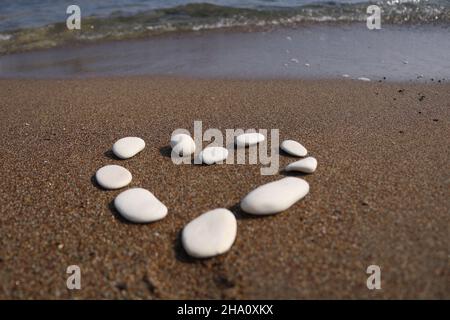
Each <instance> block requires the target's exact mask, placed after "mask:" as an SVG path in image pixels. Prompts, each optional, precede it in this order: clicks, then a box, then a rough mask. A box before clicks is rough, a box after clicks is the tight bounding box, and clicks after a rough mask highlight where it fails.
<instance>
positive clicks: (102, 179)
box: [95, 164, 131, 189]
mask: <svg viewBox="0 0 450 320" xmlns="http://www.w3.org/2000/svg"><path fill="white" fill-rule="evenodd" d="M95 179H96V180H97V183H98V184H99V185H100V186H102V187H103V188H105V189H119V188H123V187H125V186H127V185H128V184H129V183H130V182H131V173H130V171H128V170H127V169H125V168H124V167H122V166H118V165H115V164H111V165H107V166H104V167H101V168H100V169H98V170H97V172H96V173H95Z"/></svg>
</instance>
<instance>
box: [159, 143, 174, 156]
mask: <svg viewBox="0 0 450 320" xmlns="http://www.w3.org/2000/svg"><path fill="white" fill-rule="evenodd" d="M159 154H160V155H162V156H163V157H166V158H170V157H171V154H172V148H171V147H170V146H164V147H161V148H159Z"/></svg>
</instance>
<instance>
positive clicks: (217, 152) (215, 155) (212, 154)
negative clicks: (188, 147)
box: [198, 147, 228, 164]
mask: <svg viewBox="0 0 450 320" xmlns="http://www.w3.org/2000/svg"><path fill="white" fill-rule="evenodd" d="M227 157H228V150H227V149H225V148H223V147H207V148H205V149H203V150H202V151H201V152H200V153H199V155H198V162H199V163H205V164H214V163H218V162H221V161H223V160H225V159H226V158H227Z"/></svg>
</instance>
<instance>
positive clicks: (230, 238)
mask: <svg viewBox="0 0 450 320" xmlns="http://www.w3.org/2000/svg"><path fill="white" fill-rule="evenodd" d="M236 232H237V222H236V218H235V216H234V214H233V213H231V212H230V211H229V210H227V209H222V208H220V209H214V210H211V211H208V212H205V213H203V214H202V215H200V216H199V217H197V218H195V219H194V220H192V221H191V222H189V223H188V224H187V225H186V226H185V227H184V229H183V232H182V234H181V242H182V244H183V247H184V249H185V250H186V252H187V253H188V254H189V255H190V256H192V257H195V258H209V257H213V256H216V255H219V254H222V253H225V252H227V251H228V250H229V249H230V248H231V246H232V245H233V243H234V240H235V239H236Z"/></svg>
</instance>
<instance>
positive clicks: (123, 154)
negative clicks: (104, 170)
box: [112, 137, 145, 159]
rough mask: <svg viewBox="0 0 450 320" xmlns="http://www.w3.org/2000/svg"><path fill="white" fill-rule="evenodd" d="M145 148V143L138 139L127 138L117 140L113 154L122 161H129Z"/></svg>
mask: <svg viewBox="0 0 450 320" xmlns="http://www.w3.org/2000/svg"><path fill="white" fill-rule="evenodd" d="M144 148H145V141H144V140H142V139H141V138H138V137H126V138H122V139H119V140H117V141H116V142H115V143H114V145H113V147H112V151H113V153H114V154H115V155H116V156H117V157H119V158H120V159H128V158H131V157H133V156H135V155H136V154H138V153H139V152H141V151H142V150H144Z"/></svg>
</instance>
